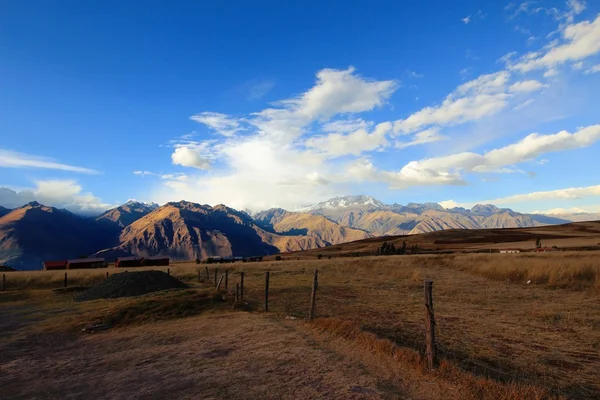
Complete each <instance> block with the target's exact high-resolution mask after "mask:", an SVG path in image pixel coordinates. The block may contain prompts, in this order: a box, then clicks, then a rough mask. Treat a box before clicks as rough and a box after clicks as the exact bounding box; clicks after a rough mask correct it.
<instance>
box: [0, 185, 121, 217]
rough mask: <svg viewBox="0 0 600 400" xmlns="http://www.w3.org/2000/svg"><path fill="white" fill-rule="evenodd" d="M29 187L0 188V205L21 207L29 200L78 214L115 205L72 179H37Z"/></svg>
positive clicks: (102, 209)
mask: <svg viewBox="0 0 600 400" xmlns="http://www.w3.org/2000/svg"><path fill="white" fill-rule="evenodd" d="M34 183H35V187H34V188H31V189H22V190H18V191H17V190H12V189H9V188H5V187H3V188H0V205H1V206H4V207H7V208H16V207H21V206H22V205H24V204H27V203H29V202H31V201H37V202H39V203H41V204H44V205H47V206H52V207H58V208H65V209H67V210H69V211H72V212H75V213H79V214H89V215H96V214H100V213H101V212H103V211H105V210H107V209H109V208H112V207H115V205H114V204H108V203H105V202H103V201H102V200H100V199H99V198H98V197H96V196H94V195H93V194H92V193H89V192H88V193H86V192H84V191H83V188H82V187H81V186H80V185H79V184H78V183H77V182H76V181H73V180H55V179H54V180H38V181H35V182H34Z"/></svg>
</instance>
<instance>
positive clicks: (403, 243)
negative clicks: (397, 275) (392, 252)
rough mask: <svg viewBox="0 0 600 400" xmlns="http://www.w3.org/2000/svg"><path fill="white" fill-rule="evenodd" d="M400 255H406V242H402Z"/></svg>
mask: <svg viewBox="0 0 600 400" xmlns="http://www.w3.org/2000/svg"><path fill="white" fill-rule="evenodd" d="M400 254H406V240H403V241H402V249H400Z"/></svg>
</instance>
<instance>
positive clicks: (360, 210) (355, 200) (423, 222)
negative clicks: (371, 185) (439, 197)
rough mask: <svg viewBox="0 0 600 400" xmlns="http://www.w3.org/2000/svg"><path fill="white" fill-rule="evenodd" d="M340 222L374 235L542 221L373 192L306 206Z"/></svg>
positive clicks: (527, 224) (528, 224)
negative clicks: (387, 198) (393, 200)
mask: <svg viewBox="0 0 600 400" xmlns="http://www.w3.org/2000/svg"><path fill="white" fill-rule="evenodd" d="M305 210H306V212H309V213H311V214H315V215H320V216H323V217H325V218H327V219H329V220H331V221H333V222H335V223H337V224H339V225H343V226H347V227H350V228H356V229H361V230H364V231H367V232H369V233H370V234H372V235H373V236H382V235H406V234H418V233H425V232H433V231H438V230H446V229H481V228H519V227H520V228H525V227H534V226H539V225H542V224H543V223H541V222H538V221H537V220H534V219H533V218H532V217H531V216H528V215H525V214H520V213H516V212H514V211H512V210H510V209H500V208H498V207H496V206H494V205H491V204H477V205H475V206H473V208H472V209H470V210H467V209H464V208H453V209H450V210H448V209H445V208H443V207H442V206H441V205H439V204H437V203H409V204H407V205H405V206H403V205H401V204H392V205H386V204H384V203H382V202H381V201H378V200H376V199H373V198H372V197H370V196H348V197H336V198H334V199H331V200H329V201H326V202H322V203H319V204H317V205H316V206H314V207H309V208H306V209H305Z"/></svg>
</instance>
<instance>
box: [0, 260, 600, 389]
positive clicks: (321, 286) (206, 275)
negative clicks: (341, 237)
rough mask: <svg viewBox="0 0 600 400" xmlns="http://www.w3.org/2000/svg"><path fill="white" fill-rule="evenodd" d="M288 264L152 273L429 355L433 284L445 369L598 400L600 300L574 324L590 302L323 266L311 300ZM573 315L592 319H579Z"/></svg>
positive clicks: (454, 278)
mask: <svg viewBox="0 0 600 400" xmlns="http://www.w3.org/2000/svg"><path fill="white" fill-rule="evenodd" d="M284 264H286V263H271V264H268V265H264V266H263V265H261V264H257V265H253V266H248V265H242V264H232V265H230V266H228V267H223V266H219V267H213V266H210V267H208V266H204V265H189V266H186V267H185V268H179V267H177V266H174V267H169V268H167V267H164V268H156V267H155V268H153V269H160V270H163V271H164V272H168V273H170V274H173V275H174V276H175V277H177V278H179V279H181V280H183V281H185V282H188V283H190V284H191V285H192V286H194V285H201V286H203V287H216V286H217V285H218V284H219V282H220V285H219V289H220V290H221V291H223V292H224V293H225V294H226V296H228V297H229V298H230V299H237V301H239V302H245V303H248V304H249V305H251V306H252V307H251V308H252V309H253V310H256V311H263V312H264V311H265V310H266V311H268V312H269V313H270V314H275V315H282V316H285V317H287V318H291V319H309V317H310V314H311V310H313V313H314V316H315V317H316V318H338V319H341V320H346V321H352V322H354V323H356V324H357V325H359V326H360V328H361V329H362V330H364V331H366V332H371V333H374V334H376V335H377V336H379V337H381V338H385V339H388V340H390V341H391V342H393V343H395V344H396V345H398V346H400V347H403V348H409V349H413V350H415V351H419V352H421V353H424V352H425V348H426V345H425V343H426V342H425V337H426V319H425V315H426V312H425V310H426V307H425V300H424V299H425V297H424V286H423V282H424V281H425V280H427V279H433V280H434V281H435V284H434V289H433V304H434V306H433V309H434V318H435V336H436V337H435V339H436V340H435V345H436V348H437V355H438V357H439V358H440V360H446V361H447V362H451V363H453V364H454V365H456V366H458V367H460V369H462V370H464V371H467V372H469V373H472V374H475V375H478V376H483V377H487V378H492V379H494V380H497V381H500V382H508V383H512V382H517V383H524V384H531V385H536V386H541V387H544V388H547V389H549V390H551V391H552V392H553V393H555V394H560V395H565V396H568V397H571V398H600V381H599V379H598V371H600V308H598V303H597V298H595V297H593V298H591V299H590V302H589V303H587V304H583V305H582V304H572V310H574V311H573V315H569V314H568V313H567V312H565V311H564V310H565V309H568V307H567V305H568V304H570V303H573V302H575V301H576V300H577V299H580V298H584V297H585V295H586V294H585V293H579V294H578V292H573V293H570V292H568V293H565V292H557V291H549V290H547V289H536V288H533V287H529V286H523V287H521V286H515V284H513V283H501V282H493V281H489V280H486V279H484V278H482V277H478V276H473V275H469V274H467V273H464V274H463V273H461V274H462V275H460V274H458V275H457V273H456V272H453V273H444V270H443V269H428V268H413V269H408V270H390V269H389V268H387V266H386V265H381V266H378V265H376V264H377V262H371V264H365V265H354V266H352V265H345V266H342V267H340V266H339V265H334V266H333V267H332V266H331V265H328V264H327V263H324V264H323V265H322V266H320V267H321V268H319V275H318V284H317V286H316V296H315V295H313V293H315V292H314V289H315V286H314V266H315V264H314V263H311V262H298V263H295V264H294V265H284ZM125 270H127V269H123V270H120V269H110V270H102V271H68V272H66V273H63V272H60V273H59V272H54V273H52V274H43V273H40V272H31V273H29V274H28V275H26V276H25V275H22V276H18V275H13V274H12V273H8V274H3V277H2V290H3V291H7V290H28V289H34V288H35V289H43V288H46V289H47V288H58V287H61V286H69V285H82V286H85V285H92V284H95V283H98V282H101V281H102V280H104V279H106V278H107V277H108V276H110V275H112V274H114V273H120V272H125ZM129 270H131V271H132V270H134V269H129ZM135 270H138V269H137V268H136V269H135ZM446 272H448V271H446ZM266 273H268V276H267V275H266ZM37 274H39V275H37ZM63 275H64V276H63ZM13 276H14V278H13ZM436 276H437V279H436ZM236 286H237V287H238V288H239V289H238V290H237V291H236ZM240 291H241V293H240ZM311 300H314V302H313V304H312V305H311ZM594 304H595V305H594ZM565 307H566V308H565ZM577 307H579V308H581V307H583V308H584V310H587V311H581V312H579V313H577V311H576V310H575V308H577ZM586 307H587V309H586ZM594 307H595V308H594ZM588 314H590V315H588ZM586 315H587V318H588V319H585V318H586Z"/></svg>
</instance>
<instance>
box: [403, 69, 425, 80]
mask: <svg viewBox="0 0 600 400" xmlns="http://www.w3.org/2000/svg"><path fill="white" fill-rule="evenodd" d="M406 74H407V75H408V76H409V77H411V78H416V79H420V78H422V77H423V76H424V75H423V74H419V73H418V72H415V71H411V70H410V69H407V70H406Z"/></svg>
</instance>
